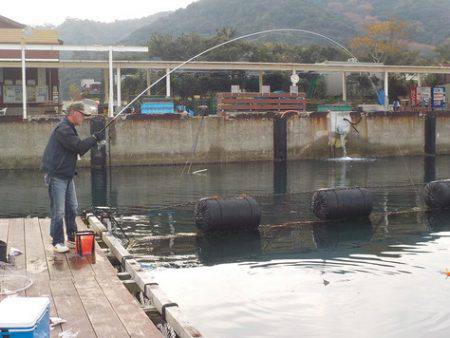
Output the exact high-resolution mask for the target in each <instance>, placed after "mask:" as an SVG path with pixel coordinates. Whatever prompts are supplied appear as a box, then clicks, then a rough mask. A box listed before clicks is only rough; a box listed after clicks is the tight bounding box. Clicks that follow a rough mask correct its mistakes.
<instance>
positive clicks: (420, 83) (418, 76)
mask: <svg viewBox="0 0 450 338" xmlns="http://www.w3.org/2000/svg"><path fill="white" fill-rule="evenodd" d="M417 86H418V87H422V78H421V76H420V74H417Z"/></svg>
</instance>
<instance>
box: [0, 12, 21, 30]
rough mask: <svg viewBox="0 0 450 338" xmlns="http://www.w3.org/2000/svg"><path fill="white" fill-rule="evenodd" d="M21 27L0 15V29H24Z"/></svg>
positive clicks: (19, 24)
mask: <svg viewBox="0 0 450 338" xmlns="http://www.w3.org/2000/svg"><path fill="white" fill-rule="evenodd" d="M25 27H26V25H23V24H21V23H19V22H17V21H14V20H11V19H8V18H7V17H5V16H3V15H0V28H25Z"/></svg>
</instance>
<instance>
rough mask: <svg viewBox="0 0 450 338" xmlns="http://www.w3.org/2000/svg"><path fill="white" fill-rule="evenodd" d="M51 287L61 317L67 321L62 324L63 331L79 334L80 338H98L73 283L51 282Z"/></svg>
mask: <svg viewBox="0 0 450 338" xmlns="http://www.w3.org/2000/svg"><path fill="white" fill-rule="evenodd" d="M50 287H51V290H52V294H53V299H54V302H55V305H56V308H57V309H58V314H59V317H61V318H63V319H65V320H66V321H67V323H65V324H62V327H63V330H72V331H73V332H77V333H78V337H96V334H95V332H94V328H93V327H92V324H91V322H90V320H89V317H88V315H87V313H86V310H85V308H84V306H83V303H82V302H81V298H80V296H79V295H78V292H77V290H76V288H75V287H74V285H73V281H72V280H68V279H66V280H57V281H51V282H50Z"/></svg>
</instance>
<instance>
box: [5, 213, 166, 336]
mask: <svg viewBox="0 0 450 338" xmlns="http://www.w3.org/2000/svg"><path fill="white" fill-rule="evenodd" d="M77 223H78V227H79V230H82V229H85V225H84V223H83V222H82V221H81V220H80V219H77ZM49 229H50V220H49V219H38V218H14V219H0V240H3V241H5V242H7V243H8V248H9V247H14V248H17V249H19V250H21V251H22V252H23V254H22V255H20V256H18V257H17V258H16V260H15V267H14V268H13V269H14V270H16V271H17V273H20V272H25V271H26V272H28V274H29V276H30V277H31V279H32V280H33V285H32V286H31V287H30V288H29V289H27V290H26V291H25V292H23V293H22V294H21V295H23V296H48V297H49V298H50V300H51V316H57V317H61V318H63V319H65V320H66V321H67V322H66V323H65V324H62V325H58V326H56V327H55V328H54V329H53V331H52V337H58V334H59V333H61V332H62V331H66V330H71V331H73V332H78V337H80V338H81V337H82V338H85V337H108V338H109V337H149V338H151V337H162V335H161V333H160V332H159V331H158V329H157V328H156V327H155V325H154V324H153V323H152V322H151V320H150V319H149V318H148V317H147V315H146V314H145V313H144V311H143V310H142V309H141V307H140V304H139V303H138V301H137V300H136V299H135V298H134V297H133V296H132V295H131V294H130V293H129V292H128V290H127V289H126V288H125V286H124V285H123V284H122V282H121V281H120V280H119V279H118V277H117V270H116V269H114V267H113V266H112V265H111V264H110V262H109V261H108V259H107V258H106V256H105V254H104V252H103V251H102V250H100V249H99V248H98V246H97V251H96V263H95V264H89V263H88V262H87V261H86V260H84V259H79V258H77V257H76V256H75V255H74V252H73V250H71V251H70V253H68V254H54V253H53V250H52V246H51V241H50V235H49ZM0 271H1V270H0ZM1 273H3V271H2V272H1Z"/></svg>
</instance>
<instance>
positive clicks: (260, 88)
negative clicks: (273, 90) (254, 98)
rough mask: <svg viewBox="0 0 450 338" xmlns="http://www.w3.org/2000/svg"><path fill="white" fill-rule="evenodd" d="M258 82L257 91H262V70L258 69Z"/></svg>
mask: <svg viewBox="0 0 450 338" xmlns="http://www.w3.org/2000/svg"><path fill="white" fill-rule="evenodd" d="M258 82H259V92H260V93H262V90H263V88H262V87H263V85H264V72H263V71H262V70H260V71H259V78H258Z"/></svg>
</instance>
